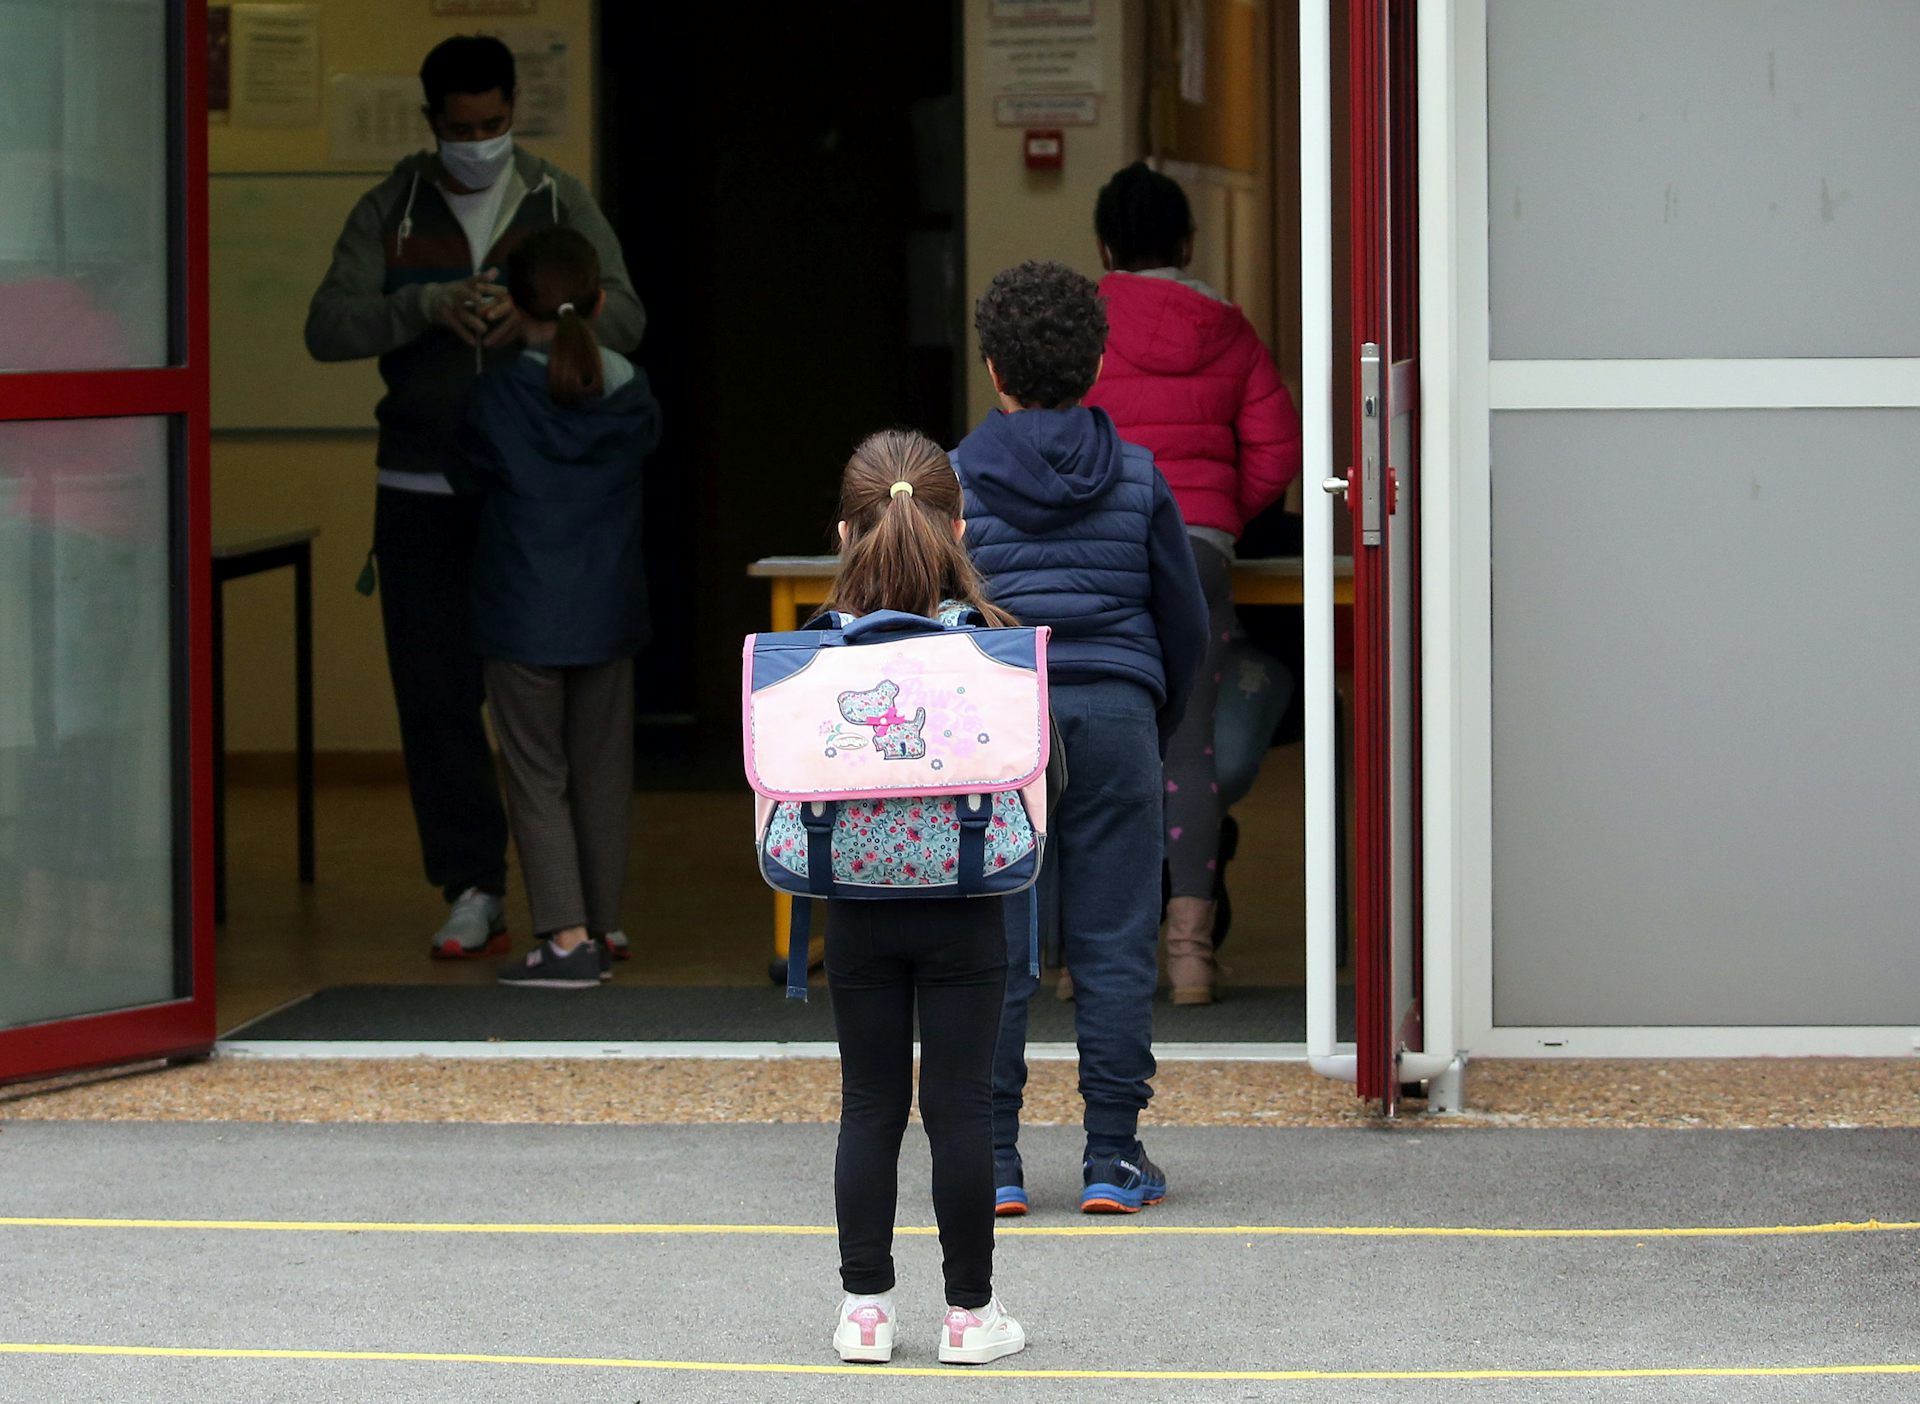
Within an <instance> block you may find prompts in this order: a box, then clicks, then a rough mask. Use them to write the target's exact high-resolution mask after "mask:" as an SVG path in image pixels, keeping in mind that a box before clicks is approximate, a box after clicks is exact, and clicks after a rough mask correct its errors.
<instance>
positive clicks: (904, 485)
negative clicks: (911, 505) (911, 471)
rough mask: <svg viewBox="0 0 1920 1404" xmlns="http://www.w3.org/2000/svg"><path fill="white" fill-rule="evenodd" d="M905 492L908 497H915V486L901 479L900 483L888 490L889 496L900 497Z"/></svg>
mask: <svg viewBox="0 0 1920 1404" xmlns="http://www.w3.org/2000/svg"><path fill="white" fill-rule="evenodd" d="M903 492H904V493H905V494H906V495H907V496H908V497H912V496H913V484H912V483H910V482H907V481H906V480H905V479H904V478H903V479H901V480H900V481H899V482H897V483H895V484H894V485H893V486H892V487H890V488H888V489H887V496H888V497H898V496H899V495H900V494H901V493H903Z"/></svg>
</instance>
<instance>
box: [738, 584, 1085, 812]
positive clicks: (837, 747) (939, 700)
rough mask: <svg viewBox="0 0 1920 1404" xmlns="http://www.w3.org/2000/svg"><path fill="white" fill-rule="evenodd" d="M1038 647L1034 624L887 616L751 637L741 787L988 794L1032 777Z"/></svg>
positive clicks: (1043, 673)
mask: <svg viewBox="0 0 1920 1404" xmlns="http://www.w3.org/2000/svg"><path fill="white" fill-rule="evenodd" d="M869 621H873V623H872V626H871V627H869V628H866V629H861V627H860V626H862V625H867V624H869ZM856 630H858V631H859V632H857V633H856V632H855V631H856ZM929 630H931V631H929ZM1047 638H1048V630H1046V629H1044V628H1040V629H971V628H957V629H949V628H945V627H943V626H941V625H939V624H938V623H937V622H935V621H933V620H925V619H920V618H919V617H918V616H913V615H888V614H875V615H869V616H867V617H865V618H863V619H859V620H855V621H854V622H853V625H852V626H851V627H850V628H849V629H846V630H841V629H822V630H805V631H799V632H795V633H786V634H754V635H751V636H749V637H748V639H747V647H746V655H745V658H744V660H743V661H744V664H745V669H744V671H745V677H744V678H743V683H744V690H745V693H746V696H745V699H744V705H743V707H742V709H741V710H742V721H743V737H742V741H743V746H744V751H745V759H746V770H747V780H748V783H749V784H751V785H752V786H753V788H754V791H755V792H756V793H757V794H759V795H760V796H762V797H764V798H766V799H772V800H788V801H794V802H807V801H812V800H825V799H833V800H853V799H892V798H904V797H908V796H929V797H940V796H964V795H991V794H998V793H1001V792H1003V791H1012V790H1020V789H1024V788H1026V787H1027V786H1029V785H1034V784H1035V783H1036V782H1041V781H1043V780H1044V776H1045V774H1046V769H1047V760H1048V756H1049V753H1050V734H1049V733H1050V728H1049V724H1048V713H1047V661H1046V660H1047V655H1046V644H1047Z"/></svg>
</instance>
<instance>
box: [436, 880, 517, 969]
mask: <svg viewBox="0 0 1920 1404" xmlns="http://www.w3.org/2000/svg"><path fill="white" fill-rule="evenodd" d="M512 948H513V941H512V938H510V937H509V936H508V935H507V913H506V908H505V907H504V906H503V905H502V904H501V901H500V899H499V898H498V897H495V896H494V895H493V894H491V893H488V892H482V891H481V890H480V889H479V888H477V887H469V888H468V889H467V890H466V891H465V892H462V893H461V894H460V896H459V897H458V898H456V899H455V900H454V904H453V910H452V911H450V912H448V913H447V923H446V925H445V926H442V927H441V928H440V929H439V930H438V931H436V932H434V933H433V945H432V946H431V947H429V948H428V950H429V954H431V955H432V956H433V958H434V959H435V960H483V959H485V958H486V957H488V956H497V955H505V954H506V953H507V952H508V951H509V950H511V949H512Z"/></svg>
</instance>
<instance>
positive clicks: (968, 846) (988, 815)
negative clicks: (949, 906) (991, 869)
mask: <svg viewBox="0 0 1920 1404" xmlns="http://www.w3.org/2000/svg"><path fill="white" fill-rule="evenodd" d="M954 811H955V813H956V814H957V815H958V816H959V819H960V852H959V854H958V855H957V860H958V863H959V871H958V872H957V873H956V874H955V875H954V876H955V881H956V885H957V886H958V887H959V889H960V895H961V896H962V897H978V896H979V895H980V894H981V893H982V892H984V891H986V887H987V826H988V825H989V824H991V823H992V822H993V803H992V801H991V799H990V798H989V797H988V796H986V795H962V796H960V798H959V799H958V801H957V802H956V803H955V804H954Z"/></svg>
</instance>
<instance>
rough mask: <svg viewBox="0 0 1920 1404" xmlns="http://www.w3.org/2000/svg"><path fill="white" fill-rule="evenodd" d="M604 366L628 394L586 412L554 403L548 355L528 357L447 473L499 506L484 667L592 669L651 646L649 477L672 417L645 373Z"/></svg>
mask: <svg viewBox="0 0 1920 1404" xmlns="http://www.w3.org/2000/svg"><path fill="white" fill-rule="evenodd" d="M601 356H602V360H603V362H604V363H605V365H606V367H607V370H608V372H609V375H608V378H607V383H608V384H609V385H611V386H614V387H615V388H613V389H612V390H610V391H609V392H608V393H607V394H604V395H600V396H597V397H595V398H594V399H591V400H588V401H587V402H586V403H585V404H582V405H579V406H577V407H576V408H573V409H568V408H565V407H564V406H562V405H559V404H556V403H555V402H554V399H553V396H552V394H551V393H550V392H549V391H548V389H547V362H546V358H545V357H544V356H538V355H533V354H526V355H520V356H516V357H514V358H513V360H511V361H509V362H507V363H506V364H505V365H502V366H499V367H497V368H496V369H494V370H491V371H489V372H487V374H486V375H484V376H482V377H481V378H480V379H479V380H478V381H476V382H475V384H474V388H473V393H472V396H471V398H470V399H469V400H468V402H467V410H466V417H465V420H464V422H463V424H462V426H461V430H460V440H459V447H460V452H459V454H458V455H456V460H457V461H456V462H455V463H453V464H452V465H451V466H450V467H449V471H448V473H447V476H448V478H449V479H450V480H451V481H452V482H453V484H454V486H455V488H456V489H458V490H460V491H462V492H480V493H484V494H485V496H486V502H485V505H484V506H483V507H482V509H481V518H480V540H479V544H478V546H477V547H476V549H475V552H474V560H473V585H472V600H473V609H472V619H473V639H474V646H475V648H476V649H477V650H478V652H479V653H480V654H481V656H482V657H485V658H498V659H504V660H506V661H507V662H511V663H524V664H527V665H529V666H532V667H545V668H567V667H581V666H586V665H589V664H595V663H612V662H616V661H618V660H620V659H623V658H631V657H632V656H633V655H634V654H636V653H638V652H639V651H640V650H641V649H642V648H643V647H644V646H645V645H646V642H647V639H648V636H649V632H650V631H649V625H648V619H647V598H646V578H645V575H644V573H643V571H642V565H641V555H640V472H641V465H642V463H643V462H644V460H645V459H646V456H647V454H648V453H650V452H651V451H652V450H653V448H654V446H655V445H656V444H657V443H659V441H660V406H659V404H658V403H657V402H656V401H655V400H654V398H653V392H652V390H651V389H649V388H648V385H647V377H646V373H645V372H643V371H635V370H633V369H632V367H630V366H629V365H628V364H627V362H626V361H625V359H624V358H622V357H620V356H618V355H616V354H614V353H613V352H611V351H604V350H603V351H602V353H601ZM628 373H631V375H632V379H631V380H627V381H625V383H624V384H621V383H617V382H618V381H619V379H620V378H621V377H624V376H625V375H627V374H628Z"/></svg>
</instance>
